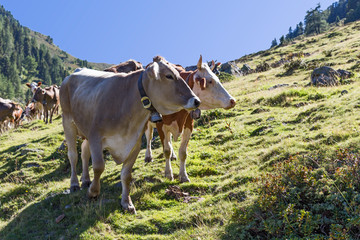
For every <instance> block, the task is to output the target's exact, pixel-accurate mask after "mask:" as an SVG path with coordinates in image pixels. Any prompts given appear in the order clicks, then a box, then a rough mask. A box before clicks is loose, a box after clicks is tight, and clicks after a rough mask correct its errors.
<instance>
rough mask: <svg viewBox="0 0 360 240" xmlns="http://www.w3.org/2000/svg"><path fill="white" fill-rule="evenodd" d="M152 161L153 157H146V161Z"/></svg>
mask: <svg viewBox="0 0 360 240" xmlns="http://www.w3.org/2000/svg"><path fill="white" fill-rule="evenodd" d="M152 161H153V158H152V157H145V162H146V163H149V162H152Z"/></svg>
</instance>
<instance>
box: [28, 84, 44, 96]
mask: <svg viewBox="0 0 360 240" xmlns="http://www.w3.org/2000/svg"><path fill="white" fill-rule="evenodd" d="M26 86H27V87H28V88H30V90H31V92H32V93H34V94H35V91H36V89H37V88H38V87H40V86H41V82H38V83H36V82H32V83H26Z"/></svg>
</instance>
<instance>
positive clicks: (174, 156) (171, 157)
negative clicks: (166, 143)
mask: <svg viewBox="0 0 360 240" xmlns="http://www.w3.org/2000/svg"><path fill="white" fill-rule="evenodd" d="M170 148H171V155H170V160H171V161H173V160H176V159H177V157H176V154H175V151H174V148H173V147H172V144H171V142H170Z"/></svg>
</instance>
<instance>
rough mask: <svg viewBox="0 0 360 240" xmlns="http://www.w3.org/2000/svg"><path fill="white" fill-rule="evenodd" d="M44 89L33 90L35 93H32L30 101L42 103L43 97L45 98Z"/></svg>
mask: <svg viewBox="0 0 360 240" xmlns="http://www.w3.org/2000/svg"><path fill="white" fill-rule="evenodd" d="M45 93H46V91H45V89H42V88H40V87H38V88H37V89H36V90H35V93H34V96H33V98H32V100H31V102H34V103H36V102H39V103H43V101H44V96H45Z"/></svg>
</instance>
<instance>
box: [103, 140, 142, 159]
mask: <svg viewBox="0 0 360 240" xmlns="http://www.w3.org/2000/svg"><path fill="white" fill-rule="evenodd" d="M125 139H127V141H126V140H125ZM131 142H132V141H129V138H123V137H121V136H111V137H106V138H105V139H104V141H103V148H104V149H108V150H109V151H110V154H111V155H112V156H113V158H114V160H115V162H116V163H117V164H121V163H123V162H124V161H125V160H126V159H127V158H128V156H129V155H130V153H131V151H132V150H133V146H134V145H135V144H131Z"/></svg>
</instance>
